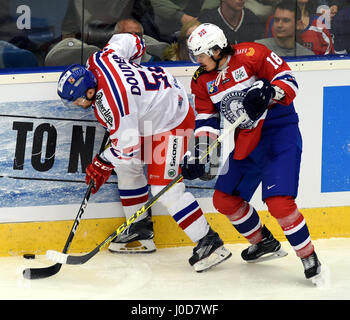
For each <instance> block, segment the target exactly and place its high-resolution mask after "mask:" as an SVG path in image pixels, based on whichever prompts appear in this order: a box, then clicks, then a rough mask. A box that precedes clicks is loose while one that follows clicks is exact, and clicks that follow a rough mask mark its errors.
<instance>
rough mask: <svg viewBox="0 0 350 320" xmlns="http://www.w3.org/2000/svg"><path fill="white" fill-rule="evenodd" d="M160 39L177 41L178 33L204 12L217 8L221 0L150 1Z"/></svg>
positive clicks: (169, 41) (170, 41)
mask: <svg viewBox="0 0 350 320" xmlns="http://www.w3.org/2000/svg"><path fill="white" fill-rule="evenodd" d="M150 2H151V4H152V8H153V13H154V20H155V23H156V25H157V26H158V28H159V33H160V39H159V40H162V41H166V42H168V43H172V42H175V41H177V35H176V33H177V32H179V31H180V29H181V27H182V26H183V25H184V24H185V23H186V22H188V21H190V20H195V19H197V18H198V16H199V15H200V13H201V12H202V11H204V10H209V9H212V8H216V7H218V6H219V4H220V0H150Z"/></svg>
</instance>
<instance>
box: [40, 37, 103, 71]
mask: <svg viewBox="0 0 350 320" xmlns="http://www.w3.org/2000/svg"><path fill="white" fill-rule="evenodd" d="M99 50H100V48H99V47H96V46H93V45H88V44H86V43H83V42H82V41H81V40H79V39H75V38H65V39H63V40H61V41H60V42H59V43H57V44H55V45H54V46H53V47H52V48H51V49H50V51H49V52H48V54H47V55H46V57H45V67H52V66H68V65H70V64H74V63H78V64H85V63H86V62H87V60H88V59H89V57H90V56H91V55H92V54H94V53H95V52H97V51H99Z"/></svg>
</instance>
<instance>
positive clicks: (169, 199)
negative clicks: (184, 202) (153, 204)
mask: <svg viewBox="0 0 350 320" xmlns="http://www.w3.org/2000/svg"><path fill="white" fill-rule="evenodd" d="M164 187H165V186H151V192H152V194H153V195H156V194H157V193H159V192H160V191H161V190H162V189H163V188H164ZM185 190H186V186H185V184H184V183H183V182H179V183H177V184H175V185H174V186H173V187H172V188H170V189H169V190H168V191H167V192H165V193H164V194H163V195H162V196H161V197H160V198H159V202H160V203H162V204H163V205H164V206H165V207H167V208H170V207H172V206H173V205H174V204H175V203H176V202H177V201H179V199H180V198H181V197H182V195H183V194H184V193H185Z"/></svg>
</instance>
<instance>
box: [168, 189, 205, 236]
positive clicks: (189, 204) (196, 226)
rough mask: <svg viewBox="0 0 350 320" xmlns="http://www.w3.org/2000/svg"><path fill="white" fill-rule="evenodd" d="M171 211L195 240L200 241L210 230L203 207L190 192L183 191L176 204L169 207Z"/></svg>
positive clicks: (177, 221) (182, 227) (178, 222)
mask: <svg viewBox="0 0 350 320" xmlns="http://www.w3.org/2000/svg"><path fill="white" fill-rule="evenodd" d="M169 213H170V214H171V215H172V216H173V218H174V220H175V221H176V223H177V224H178V225H179V226H180V228H181V229H182V230H183V231H184V232H185V233H186V234H187V236H188V237H189V238H190V239H191V240H192V241H193V242H198V241H199V240H200V239H202V238H203V237H204V236H205V235H206V234H207V233H208V231H209V224H208V222H207V219H206V218H205V216H204V214H203V211H202V209H201V208H200V207H199V204H198V202H197V200H196V199H195V198H194V196H193V195H192V194H191V193H189V192H185V193H183V195H182V196H181V197H180V198H179V199H178V201H177V202H176V204H175V205H173V206H172V207H170V208H169Z"/></svg>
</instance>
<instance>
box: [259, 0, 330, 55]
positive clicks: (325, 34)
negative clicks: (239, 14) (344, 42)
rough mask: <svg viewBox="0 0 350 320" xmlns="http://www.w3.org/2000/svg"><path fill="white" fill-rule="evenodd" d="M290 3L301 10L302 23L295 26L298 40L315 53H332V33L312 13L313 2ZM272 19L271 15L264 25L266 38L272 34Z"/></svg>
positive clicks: (322, 21)
mask: <svg viewBox="0 0 350 320" xmlns="http://www.w3.org/2000/svg"><path fill="white" fill-rule="evenodd" d="M291 3H293V4H294V7H295V10H296V9H297V7H298V9H300V10H301V21H302V23H299V24H297V26H296V27H297V28H298V30H297V34H298V39H297V40H298V42H299V43H300V44H302V45H303V46H304V47H306V48H308V49H310V50H311V51H313V53H314V54H316V55H325V54H333V53H334V44H333V38H332V35H331V33H330V32H329V30H328V29H327V26H326V25H325V24H324V20H323V19H322V18H321V17H320V16H319V15H316V14H315V13H314V12H315V11H313V10H314V9H313V8H314V6H313V3H312V2H309V0H297V2H296V4H295V1H292V0H291ZM273 19H274V17H273V16H271V18H270V19H269V21H268V24H267V26H266V34H265V37H267V38H269V37H273V36H274V30H273V25H274V23H273ZM299 35H300V37H299Z"/></svg>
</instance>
